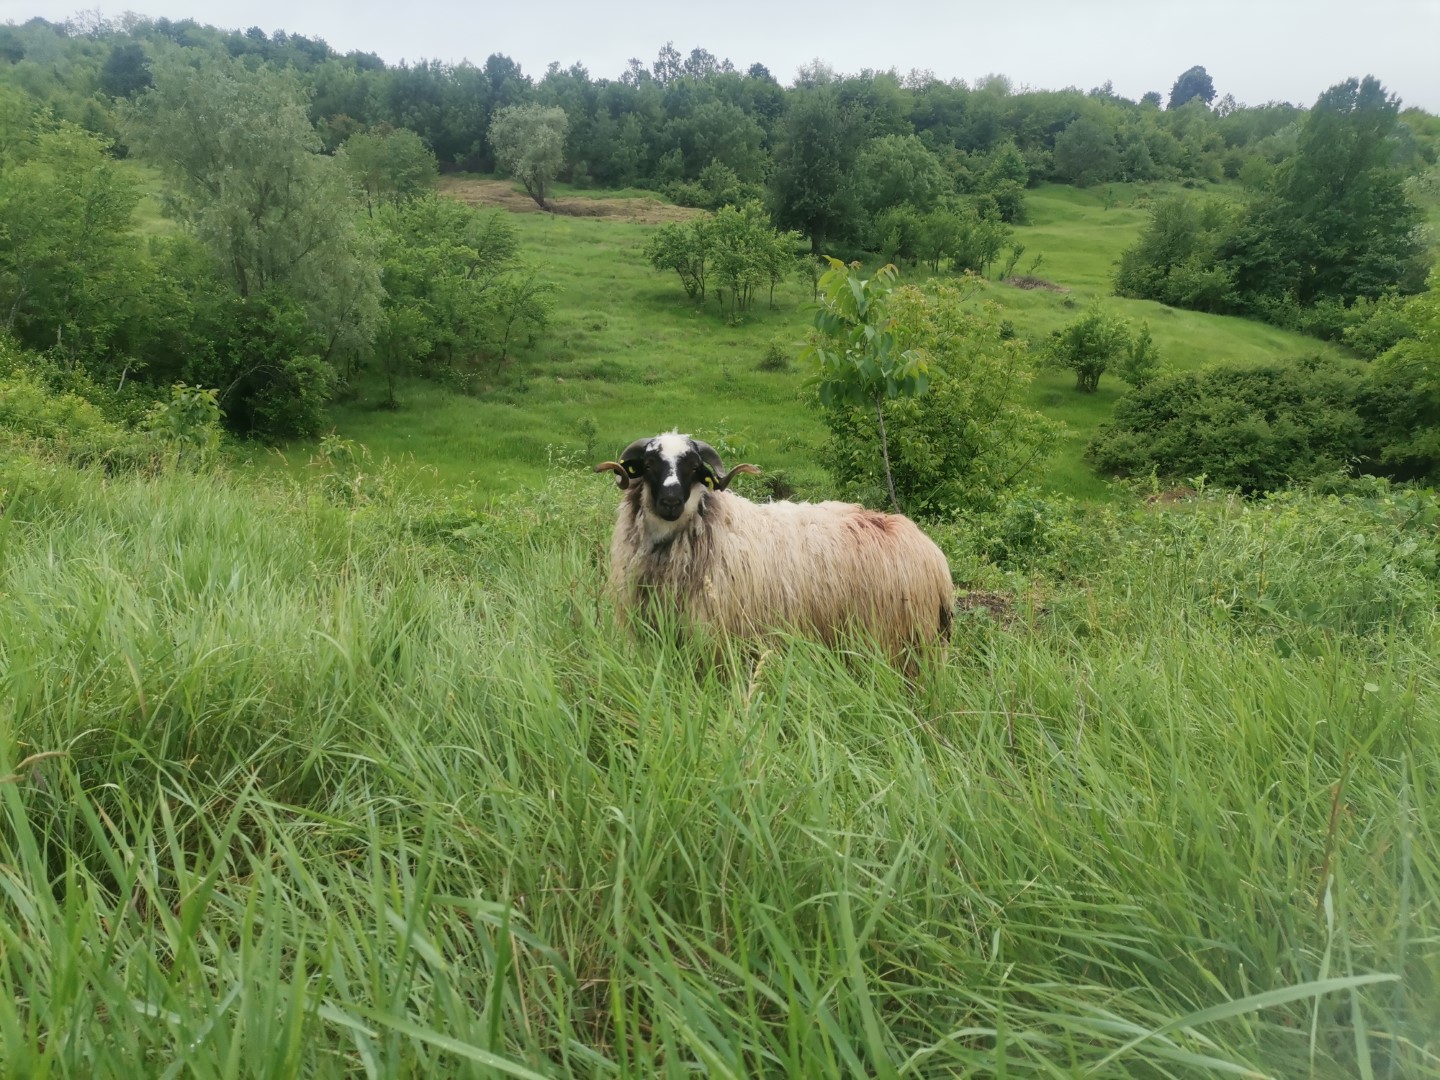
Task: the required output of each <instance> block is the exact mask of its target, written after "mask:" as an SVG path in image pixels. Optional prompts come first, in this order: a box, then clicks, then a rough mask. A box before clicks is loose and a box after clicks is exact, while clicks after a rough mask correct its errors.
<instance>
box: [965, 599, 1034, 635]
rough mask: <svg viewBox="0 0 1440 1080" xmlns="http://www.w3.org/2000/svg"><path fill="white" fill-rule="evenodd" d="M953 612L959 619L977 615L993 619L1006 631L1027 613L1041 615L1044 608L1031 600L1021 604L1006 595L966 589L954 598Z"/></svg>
mask: <svg viewBox="0 0 1440 1080" xmlns="http://www.w3.org/2000/svg"><path fill="white" fill-rule="evenodd" d="M955 611H956V614H958V615H960V616H961V617H965V616H971V617H973V616H975V615H979V616H980V617H982V618H990V619H993V620H995V621H996V622H998V623H999V624H1000V625H1001V626H1003V627H1005V628H1007V629H1008V628H1010V627H1013V626H1015V625H1016V624H1017V623H1020V622H1021V621H1023V620H1024V619H1025V618H1026V615H1027V613H1033V614H1035V615H1040V614H1043V613H1044V611H1045V607H1044V605H1043V604H1036V603H1035V602H1034V600H1033V598H1031V599H1030V600H1028V601H1026V602H1024V603H1022V602H1021V601H1020V600H1018V599H1017V598H1016V597H1014V596H1012V595H1010V594H1008V593H999V592H989V591H987V590H985V589H967V590H965V591H963V592H961V593H959V594H958V595H957V596H956V597H955Z"/></svg>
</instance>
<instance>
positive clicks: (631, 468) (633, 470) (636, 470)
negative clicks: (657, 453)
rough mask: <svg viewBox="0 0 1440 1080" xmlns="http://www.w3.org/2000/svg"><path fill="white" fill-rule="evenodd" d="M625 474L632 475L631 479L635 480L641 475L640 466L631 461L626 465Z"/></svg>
mask: <svg viewBox="0 0 1440 1080" xmlns="http://www.w3.org/2000/svg"><path fill="white" fill-rule="evenodd" d="M625 475H626V476H628V477H630V479H632V480H634V479H635V478H636V477H637V476H639V475H640V466H639V465H636V464H635V463H634V462H633V461H632V462H630V463H629V464H627V465H626V466H625Z"/></svg>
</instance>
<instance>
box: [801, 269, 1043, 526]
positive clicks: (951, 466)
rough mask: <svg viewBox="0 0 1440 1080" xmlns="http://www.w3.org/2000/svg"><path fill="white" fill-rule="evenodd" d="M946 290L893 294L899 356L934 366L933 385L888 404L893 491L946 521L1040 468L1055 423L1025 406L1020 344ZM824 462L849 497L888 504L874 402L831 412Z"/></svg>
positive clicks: (1026, 377)
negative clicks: (911, 355) (918, 356)
mask: <svg viewBox="0 0 1440 1080" xmlns="http://www.w3.org/2000/svg"><path fill="white" fill-rule="evenodd" d="M964 296H965V293H964V291H963V290H962V289H959V288H956V287H954V286H949V285H941V286H937V287H934V288H929V289H925V290H921V289H919V288H916V287H915V286H913V285H911V286H903V287H901V288H899V289H896V290H895V292H894V293H893V294H892V297H891V299H890V307H889V314H890V316H891V318H892V319H893V323H892V329H893V332H894V333H895V335H896V338H897V341H896V346H897V348H899V349H907V350H917V351H919V352H921V353H923V355H924V356H925V357H926V359H927V360H928V382H929V387H928V389H927V390H925V392H924V393H922V394H920V395H919V396H916V397H899V398H892V399H890V400H887V401H885V403H884V415H885V427H886V432H887V436H888V441H889V447H890V458H891V466H892V471H893V475H894V481H895V490H896V493H897V495H898V496H899V499H900V503H901V505H902V507H903V508H904V510H905V512H906V513H908V514H911V515H915V516H919V517H928V518H935V517H943V516H945V515H948V514H952V513H954V512H956V511H959V510H961V509H965V508H972V509H978V508H985V507H989V506H991V505H993V504H994V502H995V500H996V499H997V498H998V497H1000V495H1001V493H1003V492H1004V491H1006V490H1008V489H1010V488H1012V487H1014V486H1015V485H1017V484H1022V483H1024V482H1025V480H1026V479H1027V478H1028V477H1030V476H1033V475H1034V474H1035V473H1036V472H1037V471H1038V469H1039V468H1040V467H1041V466H1043V464H1044V462H1045V460H1046V458H1047V456H1048V454H1049V451H1050V448H1051V447H1052V446H1053V445H1054V441H1055V438H1056V436H1057V434H1058V431H1059V429H1058V426H1057V425H1055V424H1053V423H1052V422H1050V421H1048V420H1046V419H1044V418H1043V417H1042V416H1040V414H1038V413H1036V412H1034V411H1033V410H1031V409H1028V408H1026V407H1025V406H1023V405H1022V404H1021V398H1022V395H1023V394H1024V391H1025V387H1026V386H1027V385H1028V383H1029V382H1030V380H1031V378H1032V377H1033V376H1032V371H1031V368H1030V364H1029V360H1028V354H1027V351H1026V348H1025V346H1024V344H1023V343H1022V342H1019V341H1014V340H1011V341H1007V340H1004V339H1003V338H1002V336H1001V331H1000V326H999V322H998V320H997V319H996V318H995V312H994V310H993V309H992V310H988V311H987V312H986V313H985V314H984V315H976V314H974V313H971V312H968V311H966V310H964V308H963V307H962V306H961V304H962V302H963V299H964ZM824 418H825V424H826V426H827V427H828V428H829V429H830V438H829V440H828V441H827V442H826V444H825V446H824V448H823V449H822V451H821V459H822V461H823V463H824V464H825V467H826V468H827V469H828V470H829V472H830V474H831V476H832V478H833V479H834V481H835V484H836V486H837V487H838V488H839V490H840V492H841V493H842V494H843V496H844V497H846V498H851V499H858V500H859V501H861V502H866V503H869V504H871V505H883V504H885V503H886V502H887V501H888V500H887V498H886V491H885V478H884V477H885V474H884V466H883V462H882V460H881V452H880V433H879V425H878V421H877V418H876V410H875V407H874V406H873V405H855V406H850V407H832V408H828V409H826V410H825V414H824Z"/></svg>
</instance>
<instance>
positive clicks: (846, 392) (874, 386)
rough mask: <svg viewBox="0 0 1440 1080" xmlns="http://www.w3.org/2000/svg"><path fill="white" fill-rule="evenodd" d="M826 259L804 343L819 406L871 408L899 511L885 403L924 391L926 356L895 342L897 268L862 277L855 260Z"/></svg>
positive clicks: (894, 504)
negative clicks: (892, 306)
mask: <svg viewBox="0 0 1440 1080" xmlns="http://www.w3.org/2000/svg"><path fill="white" fill-rule="evenodd" d="M827 261H828V262H829V263H830V269H829V270H827V271H826V272H825V274H824V275H823V276H822V277H821V278H820V294H821V307H820V310H819V311H817V312H816V313H815V331H816V332H815V333H814V334H813V335H811V339H810V344H809V346H808V347H807V349H806V355H807V356H809V357H810V358H812V359H813V360H814V362H815V366H816V373H815V378H814V380H813V381H814V384H815V386H816V388H817V390H818V392H819V398H820V404H821V405H822V406H823V407H824V408H826V409H830V410H834V409H844V408H848V407H853V406H862V407H864V408H866V409H867V410H868V411H871V412H873V413H874V416H875V424H876V430H877V432H878V434H879V438H880V459H881V463H882V466H883V468H884V473H885V487H886V490H887V491H888V492H889V495H890V506H891V508H892V509H893V510H894V511H895V512H896V513H901V512H902V510H901V506H900V497H899V495H898V494H896V491H895V474H894V470H893V468H892V467H891V463H890V441H889V437H888V435H887V433H886V430H885V406H886V403H887V402H889V401H892V400H894V399H896V398H901V397H915V396H917V395H919V394H923V393H924V392H925V388H926V385H927V382H928V379H927V376H928V372H929V361H928V358H927V357H926V355H925V353H924V351H923V350H922V349H919V348H908V349H907V348H901V347H897V345H896V334H895V330H896V327H895V323H894V320H892V319H891V317H890V315H889V313H888V311H887V309H886V300H887V298H888V297H889V295H890V293H891V291H892V290H893V289H894V288H895V279H896V278H897V277H899V276H900V271H899V270H897V269H895V267H893V266H884V267H882V268H881V269H879V270H878V271H876V273H875V276H874V277H872V278H863V277H861V276H860V274H859V264H858V263H856V264H854V265H853V266H847V265H846V264H845V263H842V262H841V261H840V260H839V259H833V258H832V259H828V260H827Z"/></svg>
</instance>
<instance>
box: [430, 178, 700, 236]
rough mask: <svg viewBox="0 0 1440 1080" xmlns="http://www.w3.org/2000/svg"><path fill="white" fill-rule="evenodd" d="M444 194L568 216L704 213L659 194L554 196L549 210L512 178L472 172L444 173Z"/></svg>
mask: <svg viewBox="0 0 1440 1080" xmlns="http://www.w3.org/2000/svg"><path fill="white" fill-rule="evenodd" d="M440 194H442V195H448V196H449V197H450V198H452V199H459V200H460V201H461V202H463V203H468V204H469V205H470V206H493V207H496V208H497V209H500V210H508V211H510V212H511V213H514V214H542V213H547V212H548V213H553V214H562V215H565V216H567V217H598V218H608V219H610V220H612V221H629V222H636V223H639V224H642V225H663V224H665V223H666V222H670V221H688V220H690V219H691V218H693V217H696V216H698V215H700V214H703V213H704V212H705V211H703V210H695V209H692V208H691V207H688V206H672V205H670V204H669V203H667V202H661V201H660V200H659V199H655V198H639V199H635V198H625V199H575V198H570V199H551V200H550V207H549V210H548V211H546V210H542V209H541V208H540V207H539V206H537V205H535V200H534V199H532V198H530V196H529V195H526V194H525V192H523V191H520V190H518V189H517V188H516V187H515V186H514V185H513V184H512V183H510V182H509V181H508V180H478V179H476V178H474V177H469V176H442V177H441V178H440Z"/></svg>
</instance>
